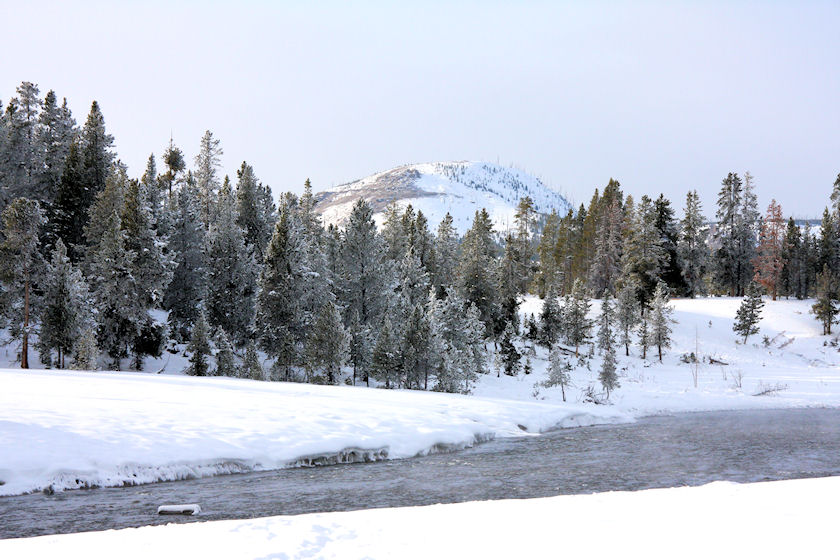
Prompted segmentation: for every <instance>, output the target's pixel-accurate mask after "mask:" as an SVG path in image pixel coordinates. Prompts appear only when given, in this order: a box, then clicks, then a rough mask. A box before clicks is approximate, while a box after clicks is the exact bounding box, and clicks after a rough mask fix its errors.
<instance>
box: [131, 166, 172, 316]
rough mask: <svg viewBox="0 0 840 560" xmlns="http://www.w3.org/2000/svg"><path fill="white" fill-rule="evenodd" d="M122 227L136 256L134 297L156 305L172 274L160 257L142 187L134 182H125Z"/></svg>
mask: <svg viewBox="0 0 840 560" xmlns="http://www.w3.org/2000/svg"><path fill="white" fill-rule="evenodd" d="M122 229H123V231H125V233H126V248H127V249H128V250H129V251H133V252H134V254H135V255H137V258H136V259H135V260H134V262H133V263H132V264H133V267H132V275H133V276H134V279H135V281H136V284H137V289H138V292H137V297H139V298H141V300H142V301H143V303H144V304H145V305H146V307H157V306H159V305H160V303H161V301H162V300H163V293H164V290H165V289H166V286H167V285H168V284H169V281H170V279H171V277H172V272H171V266H170V265H171V263H170V262H169V261H168V260H167V259H166V257H165V256H164V254H163V249H162V246H163V242H162V241H161V240H160V239H159V238H158V236H157V234H156V233H155V230H154V227H153V222H152V213H151V209H150V207H149V202H148V199H147V198H146V189H145V188H144V187H143V185H141V184H140V183H139V182H138V181H133V180H132V181H129V183H128V189H127V191H126V194H125V205H124V206H123V210H122Z"/></svg>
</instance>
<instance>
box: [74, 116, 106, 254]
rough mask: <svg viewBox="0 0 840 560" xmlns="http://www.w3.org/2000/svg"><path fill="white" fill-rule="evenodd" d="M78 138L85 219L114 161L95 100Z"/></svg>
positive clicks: (102, 118) (103, 185)
mask: <svg viewBox="0 0 840 560" xmlns="http://www.w3.org/2000/svg"><path fill="white" fill-rule="evenodd" d="M80 140H81V142H80V150H81V160H82V169H83V172H82V173H83V177H82V185H80V186H81V195H82V208H81V211H82V212H83V213H84V217H85V219H86V220H87V219H88V216H87V209H88V208H89V207H90V205H91V204H92V203H93V201H94V199H95V197H96V195H97V194H98V193H99V191H101V190H102V189H103V188H105V181H106V180H107V179H108V176H109V175H110V173H111V164H112V163H113V162H114V154H113V152H111V147H112V146H113V144H114V137H113V136H111V135H110V134H108V133H107V132H106V131H105V117H103V116H102V112H101V111H100V109H99V104H98V103H97V102H96V101H94V102H93V103H91V106H90V113H89V114H88V117H87V120H86V121H85V125H84V127H83V128H82V132H81V136H80ZM65 242H66V240H65Z"/></svg>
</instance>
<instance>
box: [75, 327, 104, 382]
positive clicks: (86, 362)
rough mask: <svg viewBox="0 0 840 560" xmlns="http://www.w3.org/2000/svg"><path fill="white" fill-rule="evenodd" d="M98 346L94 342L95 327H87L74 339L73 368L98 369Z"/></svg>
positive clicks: (83, 369)
mask: <svg viewBox="0 0 840 560" xmlns="http://www.w3.org/2000/svg"><path fill="white" fill-rule="evenodd" d="M98 362H99V346H97V344H96V328H94V327H88V328H87V329H85V331H84V332H83V333H82V336H81V337H80V338H79V340H78V341H76V345H75V353H74V355H73V369H75V370H81V371H95V370H97V369H99V363H98Z"/></svg>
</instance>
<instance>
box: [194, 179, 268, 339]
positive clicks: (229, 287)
mask: <svg viewBox="0 0 840 560" xmlns="http://www.w3.org/2000/svg"><path fill="white" fill-rule="evenodd" d="M207 237H208V242H207V304H206V307H207V319H208V321H209V323H210V324H211V325H213V326H214V327H215V328H220V329H223V330H224V331H225V332H226V333H229V336H230V338H231V339H232V340H233V343H234V344H236V345H237V346H242V345H243V344H245V342H246V340H247V338H248V336H249V328H250V325H251V322H252V321H253V319H254V300H255V297H256V292H257V267H256V263H255V262H254V257H253V255H252V254H251V253H250V252H249V251H248V249H247V247H246V246H245V237H244V236H243V233H242V229H241V228H240V227H239V225H238V224H237V211H236V201H235V200H234V198H233V193H232V192H231V190H230V184H229V183H227V182H226V183H225V184H223V185H222V189H221V191H220V192H219V197H218V205H217V210H216V213H215V221H214V222H213V224H212V225H211V226H210V231H209V232H208V234H207Z"/></svg>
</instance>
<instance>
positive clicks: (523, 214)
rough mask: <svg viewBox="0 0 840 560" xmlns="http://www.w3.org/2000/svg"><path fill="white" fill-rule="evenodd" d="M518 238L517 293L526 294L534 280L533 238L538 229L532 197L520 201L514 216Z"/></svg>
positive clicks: (516, 244)
mask: <svg viewBox="0 0 840 560" xmlns="http://www.w3.org/2000/svg"><path fill="white" fill-rule="evenodd" d="M514 226H515V230H516V236H515V238H514V240H515V241H514V242H515V251H513V253H512V254H513V255H514V256H515V257H516V276H517V284H516V288H517V292H518V293H520V294H524V293H525V292H526V291H527V289H528V286H529V285H530V284H531V281H532V280H533V275H534V270H533V268H532V266H531V260H532V258H533V253H534V245H533V238H534V234H535V232H536V229H537V213H536V210H535V208H534V201H533V200H532V199H531V197H530V196H525V197H523V198H520V199H519V202H518V203H517V205H516V213H515V214H514Z"/></svg>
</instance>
